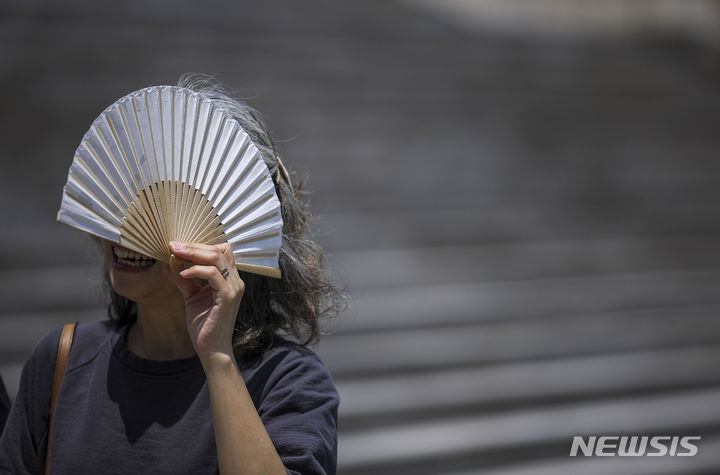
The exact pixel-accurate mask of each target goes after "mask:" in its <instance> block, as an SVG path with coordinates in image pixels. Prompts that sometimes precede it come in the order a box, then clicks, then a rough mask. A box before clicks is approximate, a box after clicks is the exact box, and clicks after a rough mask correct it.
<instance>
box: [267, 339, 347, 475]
mask: <svg viewBox="0 0 720 475" xmlns="http://www.w3.org/2000/svg"><path fill="white" fill-rule="evenodd" d="M286 344H288V345H290V343H289V342H286ZM258 370H259V371H257V372H255V374H254V376H255V377H258V378H259V379H261V380H264V382H265V384H263V386H264V388H263V389H264V390H263V391H262V392H263V394H262V395H261V400H260V401H257V402H256V406H257V409H258V414H259V415H260V418H261V419H262V421H263V423H264V424H265V429H266V430H267V432H268V434H269V435H270V438H271V439H272V441H273V443H274V445H275V449H276V450H277V451H278V454H279V455H280V458H281V459H282V461H283V463H284V465H285V467H286V469H287V470H288V472H289V473H291V474H296V473H297V474H303V475H311V474H334V473H335V471H336V465H337V413H338V406H339V403H340V398H339V396H338V393H337V390H336V389H335V384H334V383H333V381H332V378H331V376H330V373H329V371H328V370H327V368H326V367H325V365H324V364H323V363H322V361H320V359H319V358H318V357H317V356H316V355H315V354H314V353H313V352H311V351H310V350H307V349H305V348H303V347H299V346H290V347H289V348H286V351H281V352H279V353H277V354H274V355H273V356H272V357H270V358H269V361H267V362H266V364H264V365H263V366H262V367H261V368H258Z"/></svg>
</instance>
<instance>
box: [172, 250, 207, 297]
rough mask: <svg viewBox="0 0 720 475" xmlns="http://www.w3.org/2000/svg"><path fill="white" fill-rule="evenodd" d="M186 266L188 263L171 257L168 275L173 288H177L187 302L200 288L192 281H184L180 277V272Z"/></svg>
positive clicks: (184, 279)
mask: <svg viewBox="0 0 720 475" xmlns="http://www.w3.org/2000/svg"><path fill="white" fill-rule="evenodd" d="M186 264H190V263H189V262H187V261H184V260H182V259H180V258H178V257H175V256H174V255H171V256H170V266H169V268H168V274H169V275H170V280H171V281H172V282H173V284H175V287H177V288H178V290H179V291H180V293H181V294H182V296H183V298H185V299H186V300H187V299H188V298H190V297H191V296H192V295H193V294H195V293H196V292H197V290H198V289H199V288H201V287H200V286H199V285H198V284H196V283H195V282H194V281H193V279H186V278H184V277H183V276H181V275H180V272H182V271H183V270H185V266H186Z"/></svg>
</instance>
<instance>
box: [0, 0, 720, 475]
mask: <svg viewBox="0 0 720 475" xmlns="http://www.w3.org/2000/svg"><path fill="white" fill-rule="evenodd" d="M0 25H1V26H0V38H1V40H0V81H1V82H0V84H1V85H2V99H0V159H1V160H2V171H0V200H1V202H2V203H3V204H2V207H0V219H1V221H0V223H1V224H0V229H1V230H2V231H1V234H0V374H1V375H2V377H3V378H4V380H5V382H6V384H7V386H8V390H9V391H10V393H11V396H12V397H14V395H15V392H16V391H17V385H18V379H19V374H20V371H21V367H22V363H23V361H24V359H25V358H26V357H27V355H28V354H29V352H30V350H31V349H32V347H33V345H34V344H35V343H36V342H37V341H38V339H39V338H40V337H41V336H42V335H43V334H45V333H46V332H47V331H49V330H50V329H52V328H54V327H56V326H58V325H60V324H62V323H65V322H70V321H81V322H83V321H91V320H97V319H102V318H103V317H104V309H103V307H102V302H101V298H100V292H99V289H98V282H99V281H100V280H101V276H100V272H99V264H98V258H97V257H96V256H95V253H94V251H93V250H92V246H91V245H90V240H89V238H87V237H86V236H85V235H84V234H82V233H81V232H79V231H76V230H74V229H71V228H68V227H66V226H64V225H61V224H58V223H56V222H55V213H56V211H57V209H58V207H59V203H60V196H61V193H62V187H63V185H64V184H65V180H66V175H67V170H68V167H69V165H70V162H71V161H72V157H73V152H74V150H75V148H76V147H77V145H78V144H79V141H80V139H81V137H82V136H83V134H84V133H85V131H86V130H87V128H88V127H89V126H90V124H91V122H92V121H93V119H94V118H95V117H96V116H97V115H98V114H99V113H100V112H101V111H102V110H103V109H104V108H105V107H106V106H107V105H109V104H111V103H112V102H114V101H115V100H116V99H118V98H119V97H121V96H123V95H125V94H127V93H129V92H131V91H134V90H137V89H140V88H142V87H145V86H149V85H155V84H174V83H175V82H176V81H177V78H178V76H179V75H180V74H181V73H184V72H202V73H209V74H215V75H217V77H218V78H219V79H220V80H222V81H223V82H224V83H225V84H226V85H228V86H229V87H230V88H232V89H233V90H235V91H236V92H237V95H239V96H240V97H242V98H244V99H246V100H247V101H248V102H249V103H250V104H251V105H253V106H255V107H256V108H258V109H259V110H261V111H262V112H263V113H264V114H265V115H266V117H267V118H268V121H269V124H270V127H271V129H272V130H273V132H274V134H275V136H276V138H277V139H278V140H279V141H280V142H281V143H280V147H281V153H282V155H283V156H284V158H285V162H286V164H287V166H288V168H290V169H292V170H295V171H297V172H298V173H299V175H300V176H308V177H309V178H308V180H307V188H308V189H310V190H312V191H313V193H312V194H311V195H310V200H311V203H312V208H313V210H314V212H315V213H316V214H317V216H318V221H317V226H316V231H317V233H318V236H319V238H320V240H321V241H322V242H323V243H324V244H325V245H326V247H327V249H328V250H329V251H330V252H331V253H332V254H333V259H332V261H331V267H332V268H333V269H334V271H335V272H336V275H337V276H338V280H339V281H340V282H342V283H343V285H345V286H346V288H347V290H348V292H349V293H350V294H351V295H352V296H353V299H354V300H353V305H352V307H351V308H350V310H349V311H348V312H347V313H346V314H345V315H344V316H343V318H342V319H341V320H339V321H338V322H336V323H335V324H334V327H335V328H334V334H333V335H332V336H329V337H327V338H326V339H325V340H323V342H322V343H321V344H320V346H319V347H318V348H317V351H318V352H319V354H320V355H321V356H322V358H323V359H324V361H325V363H326V364H327V365H328V367H329V368H330V370H331V371H332V374H333V376H334V378H335V381H336V383H337V387H338V389H339V391H340V393H341V396H342V406H341V421H340V429H341V433H340V443H339V449H340V460H339V464H340V473H343V474H380V475H382V474H401V473H413V474H421V475H422V474H439V473H442V474H454V475H459V474H475V473H478V474H479V473H490V474H503V475H510V474H553V475H563V474H568V475H570V474H581V473H582V474H586V473H587V474H609V473H618V474H625V473H628V474H630V473H632V474H661V473H662V474H666V473H677V474H701V473H708V474H710V473H718V472H719V471H720V411H718V407H720V371H718V363H720V319H719V318H718V317H720V315H719V310H720V291H719V290H720V245H719V238H720V2H718V1H714V0H713V1H711V0H672V1H671V0H666V1H647V0H645V1H643V0H576V1H570V0H564V1H563V0H524V1H523V0H474V1H473V0H444V1H443V0H406V1H388V0H386V1H378V0H365V1H362V2H360V1H357V2H332V1H329V0H309V1H303V2H297V1H291V0H280V1H260V0H252V1H237V2H229V1H226V2H223V1H209V2H202V3H201V2H192V1H187V0H181V1H172V2H171V1H169V0H162V1H155V2H147V1H137V0H133V1H126V2H115V3H108V2H103V3H101V2H94V1H90V0H68V1H63V2H51V1H48V0H3V1H1V2H0ZM98 430H100V428H98ZM616 434H637V435H640V434H650V435H652V434H659V435H701V436H702V437H703V439H702V441H701V442H700V444H699V451H700V453H699V456H697V457H659V458H653V457H640V458H634V459H630V458H617V457H608V458H584V457H582V458H571V457H569V456H568V452H569V447H570V443H571V440H572V436H573V435H616Z"/></svg>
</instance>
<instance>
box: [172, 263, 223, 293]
mask: <svg viewBox="0 0 720 475" xmlns="http://www.w3.org/2000/svg"><path fill="white" fill-rule="evenodd" d="M180 276H181V277H182V278H184V279H205V280H207V281H208V284H209V285H210V287H212V288H213V289H215V290H217V291H219V292H220V291H227V290H229V289H230V288H231V287H230V284H229V282H228V281H227V280H225V278H224V277H223V276H222V274H220V271H219V270H218V268H217V267H215V266H201V265H195V266H192V267H190V268H189V269H185V270H184V271H182V272H180Z"/></svg>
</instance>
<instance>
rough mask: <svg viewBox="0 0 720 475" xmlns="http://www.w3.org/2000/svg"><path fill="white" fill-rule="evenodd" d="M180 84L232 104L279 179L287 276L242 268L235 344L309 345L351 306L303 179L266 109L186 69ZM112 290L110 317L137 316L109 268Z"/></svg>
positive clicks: (239, 347)
mask: <svg viewBox="0 0 720 475" xmlns="http://www.w3.org/2000/svg"><path fill="white" fill-rule="evenodd" d="M178 86H180V87H183V88H186V89H190V90H192V91H195V92H197V93H199V94H201V95H203V96H204V97H206V98H208V99H210V100H212V101H213V102H214V103H215V104H217V105H219V106H220V107H223V108H224V109H226V110H227V111H228V112H229V113H230V115H232V117H234V118H235V120H237V121H238V123H239V124H240V126H241V127H242V128H243V130H245V132H247V133H248V135H249V136H250V138H251V139H252V141H253V142H254V143H255V145H256V146H257V148H258V150H259V151H260V153H261V154H262V157H263V159H264V160H265V163H266V165H267V167H268V169H269V170H270V174H271V175H272V177H273V179H274V182H275V191H276V193H277V196H278V198H279V200H280V205H281V213H282V219H283V230H282V231H283V232H282V234H283V237H282V246H281V248H280V257H279V265H280V270H281V272H282V278H280V279H274V278H271V277H264V276H260V275H257V274H250V273H247V272H242V271H241V272H240V277H241V278H242V280H243V281H244V282H245V293H244V295H243V297H242V300H241V302H240V309H239V311H238V315H237V318H236V320H235V331H234V336H233V348H234V352H235V355H236V356H237V357H240V356H242V355H247V354H249V353H257V352H262V351H264V350H266V349H268V348H269V347H270V346H271V345H272V341H273V336H274V335H275V334H276V333H278V332H280V333H283V334H286V335H289V336H292V337H294V338H295V339H296V340H297V341H299V342H300V343H302V344H304V345H307V344H311V343H315V342H317V341H318V340H319V338H320V336H321V321H322V320H326V319H331V318H334V317H336V316H338V315H339V314H340V313H341V312H343V311H344V310H345V309H346V308H347V301H348V300H347V297H346V295H345V294H344V293H343V292H342V291H341V290H340V289H339V288H338V287H337V286H336V285H335V284H334V283H333V282H332V281H331V279H330V278H329V276H328V275H327V273H326V272H325V269H324V261H325V256H324V253H323V250H322V248H321V247H320V245H319V244H318V243H317V242H316V241H315V240H314V239H313V237H312V235H311V233H310V229H309V226H310V224H311V219H312V215H311V213H310V210H309V207H308V204H307V202H306V201H305V200H304V198H303V196H304V191H303V185H304V182H303V181H299V180H297V179H295V180H293V181H294V182H295V183H292V182H291V180H290V174H289V173H288V172H287V170H286V169H285V167H284V165H283V164H282V162H281V161H280V158H279V156H278V151H277V146H276V144H275V141H274V140H273V138H272V136H271V135H270V132H269V131H268V129H267V127H266V126H265V123H264V121H263V120H262V117H261V116H260V114H259V113H258V112H257V111H256V110H254V109H253V108H251V107H250V106H248V105H247V104H245V103H243V102H241V101H239V100H237V99H234V98H233V97H232V96H231V94H229V93H228V92H227V90H226V89H224V88H223V87H222V86H221V85H220V84H219V83H217V82H216V81H214V80H213V79H212V78H211V77H209V76H204V75H198V74H186V75H183V76H181V77H180V80H179V81H178ZM105 288H106V291H107V293H108V295H109V302H108V316H109V318H110V319H112V320H114V321H116V322H117V323H119V324H131V323H133V322H134V321H135V320H136V319H137V306H136V304H135V302H133V301H131V300H129V299H127V298H125V297H123V296H121V295H119V294H118V293H117V292H115V290H114V289H113V288H112V285H111V284H110V282H109V278H108V273H107V272H105Z"/></svg>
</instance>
